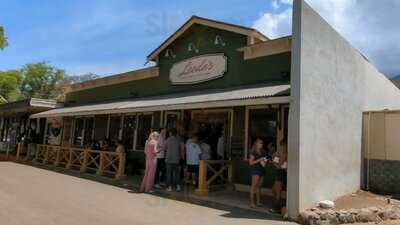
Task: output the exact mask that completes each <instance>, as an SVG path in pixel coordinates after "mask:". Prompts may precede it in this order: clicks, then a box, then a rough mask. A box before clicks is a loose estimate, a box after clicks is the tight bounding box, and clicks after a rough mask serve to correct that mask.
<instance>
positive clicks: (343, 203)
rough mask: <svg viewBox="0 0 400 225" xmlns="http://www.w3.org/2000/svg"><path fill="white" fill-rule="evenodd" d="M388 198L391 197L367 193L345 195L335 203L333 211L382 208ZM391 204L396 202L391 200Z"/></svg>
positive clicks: (386, 203)
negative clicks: (372, 207)
mask: <svg viewBox="0 0 400 225" xmlns="http://www.w3.org/2000/svg"><path fill="white" fill-rule="evenodd" d="M388 198H391V196H382V195H377V194H374V193H371V192H367V191H358V192H356V193H353V194H349V195H345V196H343V197H340V198H339V199H337V200H336V201H335V210H347V209H361V208H367V207H371V206H375V207H384V206H386V205H388ZM390 201H391V202H396V201H397V202H398V200H394V199H391V200H390Z"/></svg>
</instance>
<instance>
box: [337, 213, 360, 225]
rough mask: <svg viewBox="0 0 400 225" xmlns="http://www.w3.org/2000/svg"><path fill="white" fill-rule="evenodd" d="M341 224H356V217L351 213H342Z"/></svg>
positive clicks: (339, 218) (339, 217)
mask: <svg viewBox="0 0 400 225" xmlns="http://www.w3.org/2000/svg"><path fill="white" fill-rule="evenodd" d="M338 220H339V223H354V222H356V217H355V215H353V214H351V213H341V214H340V215H339V216H338Z"/></svg>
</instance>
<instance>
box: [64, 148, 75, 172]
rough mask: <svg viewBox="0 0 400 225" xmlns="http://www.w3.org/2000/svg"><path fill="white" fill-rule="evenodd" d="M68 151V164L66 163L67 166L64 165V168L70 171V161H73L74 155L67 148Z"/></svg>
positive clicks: (70, 149)
mask: <svg viewBox="0 0 400 225" xmlns="http://www.w3.org/2000/svg"><path fill="white" fill-rule="evenodd" d="M68 151H69V157H68V162H67V164H66V165H65V168H67V169H71V166H72V160H73V159H74V154H73V150H72V148H68Z"/></svg>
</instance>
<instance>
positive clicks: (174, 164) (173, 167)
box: [165, 128, 183, 191]
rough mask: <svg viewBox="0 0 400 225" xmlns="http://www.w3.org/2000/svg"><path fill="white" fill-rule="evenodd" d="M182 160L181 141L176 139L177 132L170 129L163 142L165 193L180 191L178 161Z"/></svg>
mask: <svg viewBox="0 0 400 225" xmlns="http://www.w3.org/2000/svg"><path fill="white" fill-rule="evenodd" d="M182 158H183V149H182V141H181V139H180V138H179V137H177V131H176V129H175V128H172V129H171V130H170V131H169V137H168V139H167V140H166V142H165V163H166V165H167V191H172V188H173V187H174V186H175V187H176V191H181V186H180V170H179V169H180V168H179V161H180V160H181V159H182Z"/></svg>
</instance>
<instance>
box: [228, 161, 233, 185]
mask: <svg viewBox="0 0 400 225" xmlns="http://www.w3.org/2000/svg"><path fill="white" fill-rule="evenodd" d="M227 163H229V168H228V182H229V184H232V181H233V163H232V161H228V162H227Z"/></svg>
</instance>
